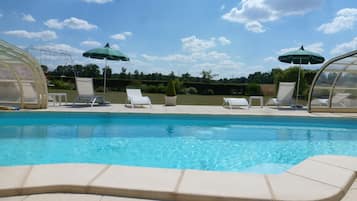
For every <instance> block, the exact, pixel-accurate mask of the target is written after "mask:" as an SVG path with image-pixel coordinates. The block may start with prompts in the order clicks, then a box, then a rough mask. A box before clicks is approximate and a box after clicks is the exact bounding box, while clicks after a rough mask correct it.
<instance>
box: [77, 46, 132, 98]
mask: <svg viewBox="0 0 357 201" xmlns="http://www.w3.org/2000/svg"><path fill="white" fill-rule="evenodd" d="M83 56H84V57H89V58H93V59H104V60H105V68H104V94H105V89H106V77H107V72H106V70H107V60H113V61H129V57H127V56H125V55H124V54H123V53H121V52H120V51H119V50H116V49H113V48H110V45H109V43H107V44H106V45H105V46H104V47H103V48H94V49H91V50H88V51H86V52H84V53H83Z"/></svg>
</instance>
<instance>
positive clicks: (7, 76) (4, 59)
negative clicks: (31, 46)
mask: <svg viewBox="0 0 357 201" xmlns="http://www.w3.org/2000/svg"><path fill="white" fill-rule="evenodd" d="M0 105H6V106H19V107H20V108H29V109H35V108H47V81H46V77H45V75H44V73H43V71H42V68H41V66H40V64H39V63H38V62H37V61H36V60H35V59H34V58H33V57H32V56H30V55H29V54H28V53H27V52H25V51H24V50H22V49H20V48H18V47H16V46H14V45H11V44H9V43H7V42H5V41H3V40H0Z"/></svg>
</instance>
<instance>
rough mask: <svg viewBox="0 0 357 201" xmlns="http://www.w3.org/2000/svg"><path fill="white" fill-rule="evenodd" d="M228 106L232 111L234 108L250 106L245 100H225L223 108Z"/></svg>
mask: <svg viewBox="0 0 357 201" xmlns="http://www.w3.org/2000/svg"><path fill="white" fill-rule="evenodd" d="M224 105H228V107H229V108H230V109H232V108H233V107H234V106H237V107H241V106H248V105H249V104H248V101H247V99H245V98H223V106H224Z"/></svg>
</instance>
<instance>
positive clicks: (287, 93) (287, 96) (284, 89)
mask: <svg viewBox="0 0 357 201" xmlns="http://www.w3.org/2000/svg"><path fill="white" fill-rule="evenodd" d="M294 89H295V82H280V83H279V90H278V96H277V99H278V101H280V102H290V101H291V99H292V97H293V94H294Z"/></svg>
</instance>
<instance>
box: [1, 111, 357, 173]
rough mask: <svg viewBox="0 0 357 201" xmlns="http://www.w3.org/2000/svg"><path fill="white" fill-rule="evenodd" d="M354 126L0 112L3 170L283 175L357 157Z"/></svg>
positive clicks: (339, 121) (327, 121)
mask: <svg viewBox="0 0 357 201" xmlns="http://www.w3.org/2000/svg"><path fill="white" fill-rule="evenodd" d="M356 123H357V119H350V118H311V117H271V116H269V117H267V116H208V115H207V116H201V115H150V114H109V113H26V112H17V113H16V112H15V113H0V165H25V164H48V163H78V162H81V163H102V164H103V163H104V164H120V165H131V166H145V167H163V168H180V169H201V170H218V171H241V172H256V173H280V172H282V171H284V170H286V169H288V168H290V167H291V166H293V165H295V164H297V163H299V162H301V161H302V160H304V159H306V158H308V157H310V156H314V155H319V154H342V155H351V156H357V124H356Z"/></svg>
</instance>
